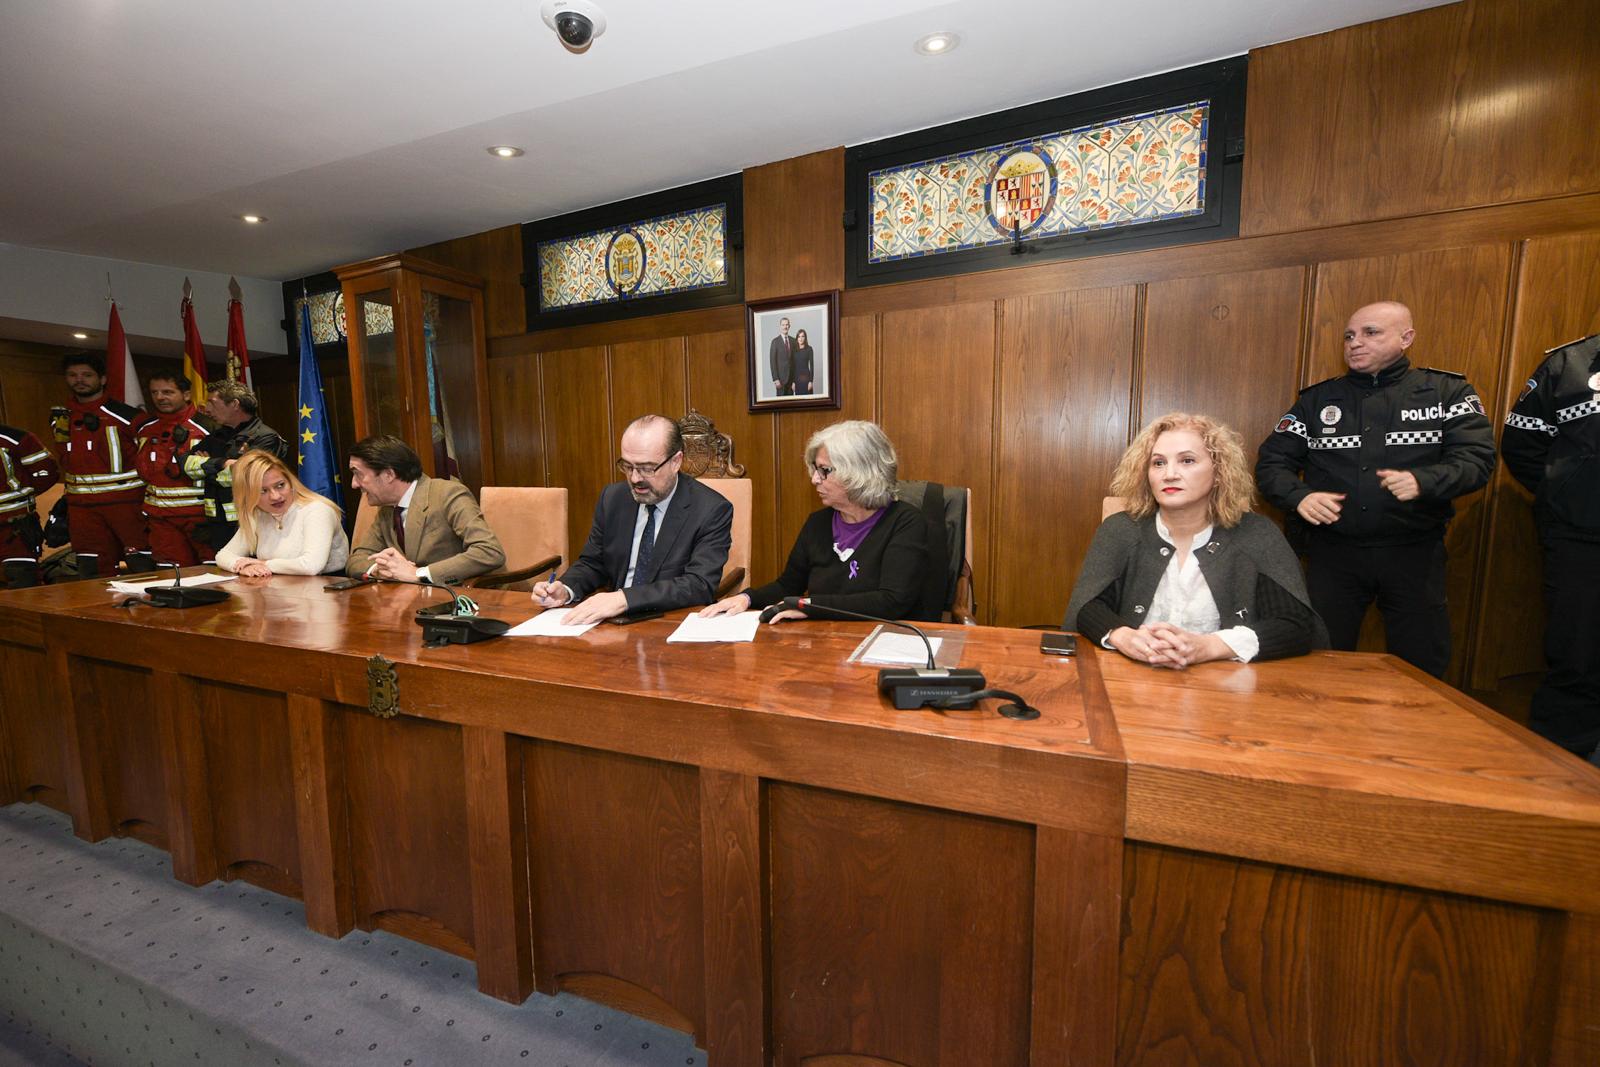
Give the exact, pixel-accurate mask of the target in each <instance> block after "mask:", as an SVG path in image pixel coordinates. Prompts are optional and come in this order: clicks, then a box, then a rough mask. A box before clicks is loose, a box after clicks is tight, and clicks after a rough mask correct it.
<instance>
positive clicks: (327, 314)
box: [294, 290, 394, 345]
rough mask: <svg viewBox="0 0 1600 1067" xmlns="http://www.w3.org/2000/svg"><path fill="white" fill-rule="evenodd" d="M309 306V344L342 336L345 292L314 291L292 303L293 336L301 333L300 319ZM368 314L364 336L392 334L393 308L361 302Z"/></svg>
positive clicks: (330, 342)
mask: <svg viewBox="0 0 1600 1067" xmlns="http://www.w3.org/2000/svg"><path fill="white" fill-rule="evenodd" d="M308 303H309V304H310V305H311V343H312V344H314V345H328V344H333V343H334V342H335V341H343V340H344V339H345V321H344V293H342V292H339V291H338V290H335V291H333V292H331V293H313V294H311V296H310V297H301V298H300V299H298V300H296V301H295V302H294V313H295V323H294V325H295V336H296V337H298V336H299V335H300V318H301V316H303V315H305V313H306V305H307V304H308ZM363 303H364V304H365V306H366V313H367V336H368V337H377V336H379V335H380V334H386V333H394V308H392V307H389V306H388V305H387V304H378V303H374V302H371V301H364V302H363Z"/></svg>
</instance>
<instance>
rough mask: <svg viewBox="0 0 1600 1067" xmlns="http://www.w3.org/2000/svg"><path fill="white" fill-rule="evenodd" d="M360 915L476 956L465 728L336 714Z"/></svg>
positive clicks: (359, 920)
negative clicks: (464, 745)
mask: <svg viewBox="0 0 1600 1067" xmlns="http://www.w3.org/2000/svg"><path fill="white" fill-rule="evenodd" d="M338 720H339V724H340V725H341V726H342V727H343V729H344V736H343V737H342V738H340V744H339V748H340V750H341V751H342V753H343V755H344V779H345V782H346V786H347V796H348V804H349V809H348V810H349V828H350V855H351V866H352V871H353V872H354V880H355V922H356V925H357V926H359V927H361V928H362V929H363V930H373V929H384V930H388V931H390V932H391V933H397V934H399V935H401V936H402V937H409V938H411V939H413V940H416V941H421V942H424V943H425V944H429V945H433V946H434V947H436V948H440V949H443V950H444V951H446V952H452V953H455V954H456V955H458V956H463V957H465V958H467V959H472V958H473V955H474V953H473V936H474V926H473V915H472V886H471V880H470V875H469V872H470V871H471V869H472V867H471V861H470V854H469V851H468V842H467V800H466V784H465V776H464V775H463V774H462V767H463V766H464V764H463V762H462V760H463V754H462V741H461V729H462V728H461V727H458V726H454V725H449V724H443V723H436V722H431V721H429V720H426V719H415V718H411V717H409V716H400V717H398V718H393V719H377V718H374V717H373V716H371V715H368V714H366V713H365V709H359V710H350V711H345V712H344V713H342V714H341V715H339V716H338Z"/></svg>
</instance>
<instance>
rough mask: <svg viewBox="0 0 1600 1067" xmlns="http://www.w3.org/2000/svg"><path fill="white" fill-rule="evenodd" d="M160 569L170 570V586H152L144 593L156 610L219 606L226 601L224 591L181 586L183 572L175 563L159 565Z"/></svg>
mask: <svg viewBox="0 0 1600 1067" xmlns="http://www.w3.org/2000/svg"><path fill="white" fill-rule="evenodd" d="M157 566H160V567H171V568H172V584H171V585H152V586H150V587H149V589H148V590H147V591H146V595H147V596H149V597H150V603H151V604H153V605H155V606H156V607H158V608H195V607H199V606H200V605H201V604H220V603H222V602H223V601H224V600H227V599H228V591H227V590H226V589H218V588H217V587H216V586H202V587H200V588H195V587H194V586H185V585H184V584H183V570H182V568H181V567H180V565H179V564H176V563H160V564H157Z"/></svg>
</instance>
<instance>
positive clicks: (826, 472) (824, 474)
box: [811, 463, 833, 481]
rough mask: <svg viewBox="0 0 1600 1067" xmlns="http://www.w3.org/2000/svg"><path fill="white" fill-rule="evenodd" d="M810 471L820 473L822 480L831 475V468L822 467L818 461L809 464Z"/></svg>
mask: <svg viewBox="0 0 1600 1067" xmlns="http://www.w3.org/2000/svg"><path fill="white" fill-rule="evenodd" d="M811 473H812V474H820V475H822V480H823V481H827V480H828V479H829V478H831V477H833V468H832V467H824V466H823V465H822V464H820V463H813V464H812V465H811Z"/></svg>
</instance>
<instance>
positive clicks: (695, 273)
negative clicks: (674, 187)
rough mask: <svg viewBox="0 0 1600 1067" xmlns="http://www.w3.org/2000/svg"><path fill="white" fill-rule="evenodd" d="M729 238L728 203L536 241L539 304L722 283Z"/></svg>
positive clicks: (609, 299) (578, 303) (551, 307)
mask: <svg viewBox="0 0 1600 1067" xmlns="http://www.w3.org/2000/svg"><path fill="white" fill-rule="evenodd" d="M727 243H728V209H727V205H726V204H715V205H712V206H709V207H704V208H696V209H694V210H691V211H682V212H678V213H676V214H672V215H663V216H661V217H659V218H653V219H647V220H645V221H642V222H636V223H630V224H628V225H623V226H611V227H607V228H605V229H600V230H594V231H592V232H589V233H585V234H580V235H579V236H576V237H563V238H560V239H557V240H552V241H541V242H540V243H539V245H538V251H537V256H538V294H539V310H540V311H558V310H568V309H572V308H581V307H588V306H590V305H594V304H605V303H613V302H619V301H623V300H627V299H630V298H633V297H640V296H658V295H663V294H667V293H683V292H690V291H693V290H696V289H708V288H712V287H714V286H719V285H723V284H726V283H727V281H728V267H727V254H726V250H727Z"/></svg>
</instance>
